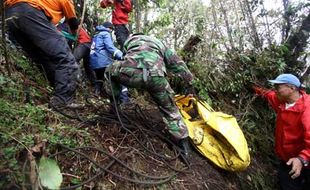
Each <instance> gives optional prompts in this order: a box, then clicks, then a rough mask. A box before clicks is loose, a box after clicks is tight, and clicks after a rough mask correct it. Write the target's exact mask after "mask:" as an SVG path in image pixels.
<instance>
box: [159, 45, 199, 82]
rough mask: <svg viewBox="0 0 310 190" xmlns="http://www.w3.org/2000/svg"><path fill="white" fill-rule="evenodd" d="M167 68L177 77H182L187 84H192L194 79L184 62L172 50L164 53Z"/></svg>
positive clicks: (168, 49)
mask: <svg viewBox="0 0 310 190" xmlns="http://www.w3.org/2000/svg"><path fill="white" fill-rule="evenodd" d="M164 61H165V66H166V68H167V69H168V70H169V71H171V72H172V73H174V74H176V75H177V76H180V77H182V78H183V79H184V80H185V81H186V82H187V83H189V84H192V81H193V79H194V77H193V75H192V73H191V72H190V71H189V69H188V68H187V65H186V64H185V63H184V61H183V60H182V59H181V58H180V57H179V56H178V55H177V54H176V53H175V52H174V51H173V50H172V49H170V48H167V49H166V51H165V52H164Z"/></svg>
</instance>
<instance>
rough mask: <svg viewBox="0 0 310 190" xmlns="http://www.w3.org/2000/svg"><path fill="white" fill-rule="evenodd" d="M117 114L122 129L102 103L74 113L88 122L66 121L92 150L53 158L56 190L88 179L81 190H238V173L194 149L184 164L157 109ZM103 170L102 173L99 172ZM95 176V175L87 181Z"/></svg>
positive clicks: (126, 109) (146, 107)
mask: <svg viewBox="0 0 310 190" xmlns="http://www.w3.org/2000/svg"><path fill="white" fill-rule="evenodd" d="M118 111H119V115H120V118H121V120H122V123H123V124H121V123H120V122H119V119H118V117H117V113H115V111H113V109H111V108H110V107H109V106H106V105H105V104H104V105H101V106H99V107H98V106H97V108H96V109H94V107H91V108H87V109H86V110H79V111H78V113H79V115H80V118H83V117H85V118H86V117H87V118H90V116H87V114H85V113H96V116H92V118H91V119H88V120H87V121H84V122H78V121H76V120H75V121H74V120H72V119H70V120H68V122H69V123H70V125H73V126H74V125H75V126H78V127H79V128H84V129H85V130H87V132H88V133H89V134H88V135H87V136H88V137H89V141H90V142H89V144H90V147H92V148H83V149H75V151H78V152H81V153H84V155H81V154H79V153H77V152H73V151H72V150H71V151H68V152H67V153H63V154H58V155H57V156H56V158H57V160H58V163H59V165H60V166H61V171H64V173H65V174H64V183H63V184H62V187H69V186H74V185H76V184H80V183H81V182H83V181H85V180H88V179H89V180H90V181H89V182H88V183H86V184H85V185H83V186H82V189H102V190H103V189H105V190H106V189H126V190H127V189H178V190H182V189H184V190H185V189H188V190H195V189H209V190H238V189H241V184H240V174H239V173H231V172H227V171H224V170H222V169H219V168H218V167H216V166H214V165H213V164H212V163H210V162H209V161H208V160H207V159H206V158H205V157H203V156H202V155H201V154H200V153H199V152H198V151H196V150H195V148H194V147H191V153H190V156H189V158H188V163H189V165H187V164H186V163H185V162H184V161H183V159H181V158H180V156H178V151H177V148H176V146H175V145H174V143H173V142H171V141H170V140H169V139H170V137H169V135H168V134H167V133H166V132H165V124H164V123H163V121H162V118H161V117H160V114H159V112H158V110H157V108H155V107H153V106H144V107H143V108H141V107H139V106H136V107H135V106H132V107H130V108H128V107H126V108H123V109H122V110H118ZM75 113H76V112H75ZM72 114H73V113H72ZM70 135H71V137H72V138H76V139H78V140H79V139H80V140H81V141H82V140H83V138H84V137H83V136H81V135H80V134H70ZM75 148H76V147H75ZM94 148H96V149H94ZM65 149H66V148H64V147H59V148H58V149H57V150H58V151H60V150H65ZM86 156H87V157H88V158H86ZM90 160H91V161H90ZM111 163H112V164H111ZM109 164H111V166H109ZM105 167H108V169H107V170H106V171H105V172H103V169H104V168H105ZM100 172H102V174H101V175H99V176H98V177H96V178H94V179H90V178H92V177H93V176H94V175H96V174H98V173H100ZM143 175H147V176H149V177H145V176H143ZM242 175H243V176H244V175H246V174H245V173H244V174H242ZM169 176H170V178H168V177H169ZM122 178H123V179H122ZM124 178H125V179H124ZM132 181H134V182H132Z"/></svg>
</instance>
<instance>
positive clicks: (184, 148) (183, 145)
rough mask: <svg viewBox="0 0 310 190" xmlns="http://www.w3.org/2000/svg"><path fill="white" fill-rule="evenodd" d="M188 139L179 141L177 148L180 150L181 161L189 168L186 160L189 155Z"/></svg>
mask: <svg viewBox="0 0 310 190" xmlns="http://www.w3.org/2000/svg"><path fill="white" fill-rule="evenodd" d="M189 143H190V142H189V138H188V137H186V138H184V139H180V140H179V142H178V144H177V145H178V147H179V148H180V149H181V155H180V156H181V160H182V162H184V163H185V164H186V165H188V166H189V162H188V158H189V153H190V144H189Z"/></svg>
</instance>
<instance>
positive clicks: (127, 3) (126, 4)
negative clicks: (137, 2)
mask: <svg viewBox="0 0 310 190" xmlns="http://www.w3.org/2000/svg"><path fill="white" fill-rule="evenodd" d="M115 3H120V4H121V9H122V10H125V11H126V12H127V13H130V12H131V11H132V6H131V0H115Z"/></svg>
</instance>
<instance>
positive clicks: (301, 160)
mask: <svg viewBox="0 0 310 190" xmlns="http://www.w3.org/2000/svg"><path fill="white" fill-rule="evenodd" d="M297 158H298V160H300V162H301V163H302V165H303V166H304V167H307V166H308V165H309V162H308V161H307V160H304V159H303V158H302V157H300V156H298V157H297Z"/></svg>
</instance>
